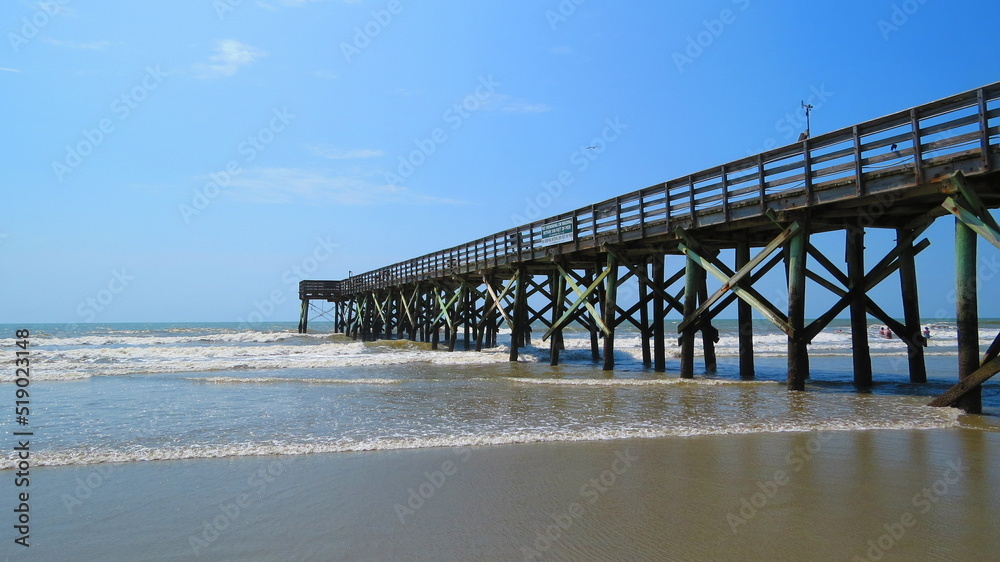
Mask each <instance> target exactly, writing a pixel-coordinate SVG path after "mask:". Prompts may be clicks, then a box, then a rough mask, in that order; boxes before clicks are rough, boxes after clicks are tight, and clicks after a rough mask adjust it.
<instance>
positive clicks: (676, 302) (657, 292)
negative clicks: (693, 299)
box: [604, 246, 684, 310]
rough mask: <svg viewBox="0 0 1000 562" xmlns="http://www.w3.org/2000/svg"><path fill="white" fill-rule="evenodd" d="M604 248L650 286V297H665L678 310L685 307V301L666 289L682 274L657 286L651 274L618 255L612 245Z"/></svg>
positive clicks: (620, 263)
mask: <svg viewBox="0 0 1000 562" xmlns="http://www.w3.org/2000/svg"><path fill="white" fill-rule="evenodd" d="M604 249H605V251H607V253H609V254H611V256H612V257H613V258H615V261H617V262H618V265H621V266H623V267H625V269H626V270H627V271H628V272H629V274H631V275H635V276H636V277H637V278H638V279H639V281H640V282H642V283H643V284H645V285H646V287H648V288H649V289H650V295H649V298H655V297H657V296H658V297H660V298H661V299H663V300H664V301H666V302H667V304H669V305H670V306H671V307H673V308H675V309H677V310H683V309H684V303H682V302H681V301H680V299H678V298H676V297H674V296H673V295H671V294H670V293H668V292H667V291H666V289H665V287H669V286H670V285H673V284H674V282H676V281H677V279H679V278H680V276H676V277H674V278H671V281H669V282H667V283H664V285H663V287H657V286H656V284H655V283H653V282H652V281H650V279H649V276H648V275H646V272H645V271H643V270H642V269H639V268H638V267H637V266H635V265H632V264H631V263H630V262H629V261H628V260H623V259H622V258H621V256H620V255H618V253H617V252H615V251H614V250H613V249H612V248H611V247H610V246H605V247H604ZM627 278H628V276H626V277H624V278H622V279H620V280H619V282H621V281H624V280H625V279H627Z"/></svg>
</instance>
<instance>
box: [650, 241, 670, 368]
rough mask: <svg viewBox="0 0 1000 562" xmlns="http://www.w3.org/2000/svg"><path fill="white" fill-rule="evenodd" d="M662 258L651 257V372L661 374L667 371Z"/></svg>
mask: <svg viewBox="0 0 1000 562" xmlns="http://www.w3.org/2000/svg"><path fill="white" fill-rule="evenodd" d="M663 261H664V256H663V254H660V253H657V254H656V255H654V256H653V283H652V288H653V371H655V372H657V373H663V372H666V370H667V353H666V347H665V346H666V342H665V341H664V339H663V338H664V333H663V330H664V328H663V323H664V321H665V320H666V311H665V310H664V308H663V307H664V303H665V299H664V298H663V294H664V293H665V291H664V289H666V287H665V286H664V285H663V269H664V263H663Z"/></svg>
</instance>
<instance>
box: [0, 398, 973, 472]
mask: <svg viewBox="0 0 1000 562" xmlns="http://www.w3.org/2000/svg"><path fill="white" fill-rule="evenodd" d="M922 413H923V414H924V415H922V416H919V417H914V419H909V420H904V421H898V420H897V421H893V420H869V421H864V422H862V421H859V420H857V421H856V420H849V419H836V420H814V421H805V422H803V421H801V420H796V421H783V422H760V421H755V422H752V423H751V422H747V423H734V424H728V425H719V426H697V427H686V426H677V427H657V428H614V429H588V430H583V431H567V430H545V431H541V430H526V431H509V432H503V433H493V434H481V435H457V436H426V437H407V438H388V437H387V438H377V439H366V440H349V439H341V440H335V441H334V440H316V441H312V442H301V443H280V444H278V443H234V444H229V445H198V446H189V447H161V448H137V449H133V450H124V451H119V450H110V449H102V448H97V447H95V448H91V449H86V450H84V449H75V450H66V451H58V452H46V451H38V452H37V453H35V452H34V451H33V452H32V460H33V464H34V466H65V465H89V464H100V463H127V462H148V461H164V460H187V459H208V458H222V457H251V456H271V455H304V454H317V453H344V452H361V451H391V450H401V449H423V448H432V447H468V446H489V445H509V444H517V443H541V442H566V441H607V440H617V439H637V438H659V437H671V436H674V437H693V436H700V435H736V434H763V433H793V432H794V433H801V432H809V431H863V430H874V429H936V428H948V427H954V426H956V425H957V423H958V422H957V418H958V414H957V411H953V409H951V408H927V409H926V411H925V412H922ZM15 463H16V459H15V458H13V457H8V458H6V459H4V460H0V470H7V469H11V468H13V467H14V466H15Z"/></svg>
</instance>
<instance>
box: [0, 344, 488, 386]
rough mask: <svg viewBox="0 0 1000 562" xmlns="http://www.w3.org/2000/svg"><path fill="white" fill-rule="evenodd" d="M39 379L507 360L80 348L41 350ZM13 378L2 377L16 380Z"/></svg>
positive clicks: (351, 352) (333, 350)
mask: <svg viewBox="0 0 1000 562" xmlns="http://www.w3.org/2000/svg"><path fill="white" fill-rule="evenodd" d="M37 355H38V358H37V359H36V362H33V364H32V378H33V379H34V380H48V381H58V380H72V379H80V378H87V377H90V376H94V375H132V374H159V373H186V372H200V371H229V370H261V369H287V368H297V369H319V368H335V367H364V366H388V365H400V364H408V363H430V364H435V365H475V364H490V363H499V362H506V361H507V357H506V356H505V355H503V354H502V353H498V352H497V351H496V350H490V351H487V352H474V351H454V352H447V351H443V350H440V351H431V350H424V349H404V350H398V349H388V350H383V349H380V348H379V346H369V345H366V344H364V343H361V342H347V343H323V344H313V345H298V346H295V345H281V344H274V345H265V346H249V345H231V346H133V347H110V348H76V349H61V350H46V351H42V352H37ZM13 380H14V376H13V374H4V375H0V382H12V381H13Z"/></svg>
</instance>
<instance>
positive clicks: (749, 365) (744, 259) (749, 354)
mask: <svg viewBox="0 0 1000 562" xmlns="http://www.w3.org/2000/svg"><path fill="white" fill-rule="evenodd" d="M749 263H750V243H749V242H745V241H743V242H739V243H737V244H736V271H737V273H738V272H740V271H743V269H744V268H745V267H746V266H747V264H749ZM752 311H753V308H752V307H751V306H750V304H749V303H748V302H746V301H744V300H742V299H739V302H738V303H737V305H736V315H737V321H738V324H739V340H740V350H739V353H740V378H741V379H752V378H754V376H755V371H754V361H753V312H752Z"/></svg>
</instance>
